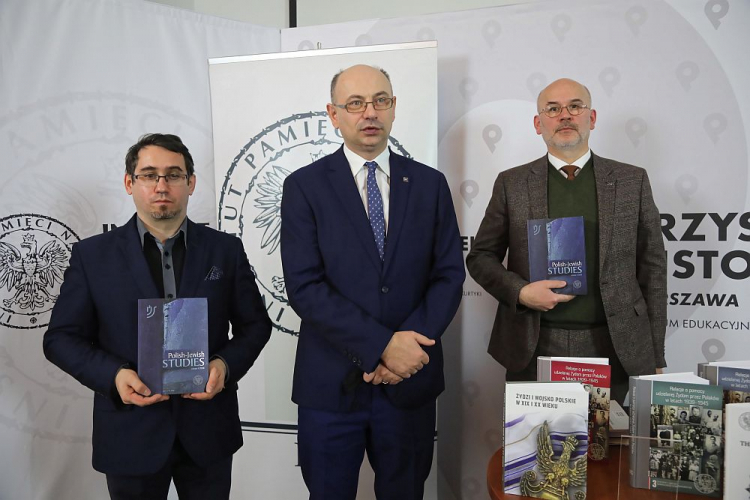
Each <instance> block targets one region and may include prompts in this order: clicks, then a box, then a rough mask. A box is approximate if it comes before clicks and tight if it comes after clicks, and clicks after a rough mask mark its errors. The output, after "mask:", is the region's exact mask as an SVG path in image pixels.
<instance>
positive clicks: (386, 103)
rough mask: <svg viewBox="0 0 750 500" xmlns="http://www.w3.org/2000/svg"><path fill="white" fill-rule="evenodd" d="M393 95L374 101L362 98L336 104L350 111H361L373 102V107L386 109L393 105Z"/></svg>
mask: <svg viewBox="0 0 750 500" xmlns="http://www.w3.org/2000/svg"><path fill="white" fill-rule="evenodd" d="M395 98H396V96H393V97H378V98H376V99H374V100H372V101H363V100H361V99H352V100H351V101H349V102H347V103H346V104H334V106H336V107H337V108H341V109H345V110H347V111H348V112H349V113H361V112H363V111H364V110H365V109H367V105H368V104H372V107H373V108H374V109H376V110H377V111H384V110H386V109H391V108H392V107H393V100H394V99H395Z"/></svg>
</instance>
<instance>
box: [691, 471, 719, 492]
mask: <svg viewBox="0 0 750 500" xmlns="http://www.w3.org/2000/svg"><path fill="white" fill-rule="evenodd" d="M693 484H695V489H696V490H698V491H700V492H701V493H713V492H714V491H716V479H714V478H713V477H712V476H710V475H708V474H698V476H697V477H696V478H695V481H694V483H693Z"/></svg>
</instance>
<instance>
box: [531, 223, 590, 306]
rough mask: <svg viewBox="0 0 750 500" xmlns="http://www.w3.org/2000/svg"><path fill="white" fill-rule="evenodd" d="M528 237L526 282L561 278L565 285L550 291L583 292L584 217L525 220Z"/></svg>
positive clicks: (584, 265)
mask: <svg viewBox="0 0 750 500" xmlns="http://www.w3.org/2000/svg"><path fill="white" fill-rule="evenodd" d="M526 229H527V233H528V240H529V281H531V282H534V281H541V280H561V281H565V282H566V283H567V284H566V285H565V287H563V288H555V289H553V290H552V291H553V292H556V293H564V294H568V295H586V293H588V287H587V282H586V241H585V239H584V231H583V217H560V218H559V219H531V220H529V221H527V223H526Z"/></svg>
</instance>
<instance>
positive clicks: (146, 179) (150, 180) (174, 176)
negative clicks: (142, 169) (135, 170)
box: [132, 172, 190, 186]
mask: <svg viewBox="0 0 750 500" xmlns="http://www.w3.org/2000/svg"><path fill="white" fill-rule="evenodd" d="M132 177H133V179H134V180H136V181H141V182H142V183H144V184H146V185H147V186H156V185H157V184H159V180H160V179H164V180H165V181H166V183H167V184H177V183H178V182H180V181H182V180H184V179H187V178H188V177H190V176H189V175H188V174H183V173H179V174H178V173H177V172H173V173H171V174H166V175H158V174H134V175H133V176H132Z"/></svg>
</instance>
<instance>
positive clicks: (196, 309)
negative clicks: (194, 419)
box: [138, 298, 208, 394]
mask: <svg viewBox="0 0 750 500" xmlns="http://www.w3.org/2000/svg"><path fill="white" fill-rule="evenodd" d="M138 376H139V377H140V378H141V380H142V381H143V383H144V384H146V386H148V388H149V389H151V393H152V394H185V393H191V392H204V391H205V389H206V382H208V299H206V298H190V299H175V300H172V301H167V300H165V299H140V300H139V301H138Z"/></svg>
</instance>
